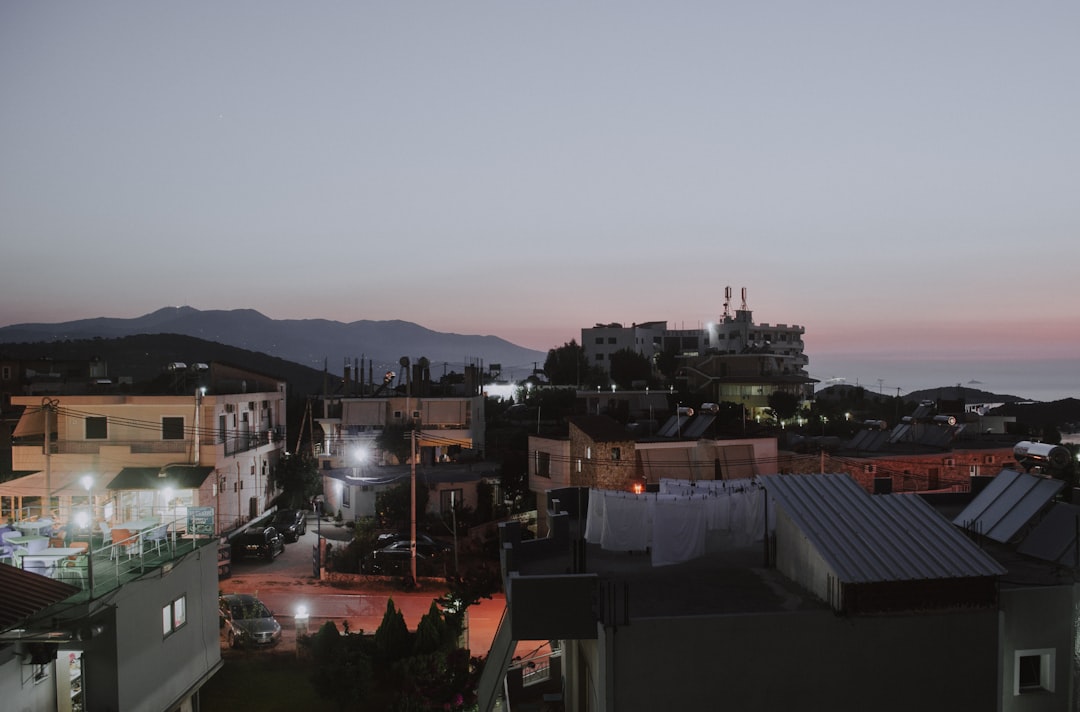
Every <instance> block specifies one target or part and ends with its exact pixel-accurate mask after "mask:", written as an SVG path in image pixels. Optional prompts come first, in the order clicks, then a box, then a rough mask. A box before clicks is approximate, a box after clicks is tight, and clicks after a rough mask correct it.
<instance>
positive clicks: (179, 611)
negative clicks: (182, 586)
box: [161, 596, 187, 637]
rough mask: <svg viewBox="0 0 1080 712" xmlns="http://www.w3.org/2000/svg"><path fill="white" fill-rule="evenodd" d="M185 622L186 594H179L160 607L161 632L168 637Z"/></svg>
mask: <svg viewBox="0 0 1080 712" xmlns="http://www.w3.org/2000/svg"><path fill="white" fill-rule="evenodd" d="M185 623H187V596H180V598H177V599H174V600H173V601H172V602H171V603H167V604H165V606H163V607H162V609H161V634H162V635H163V636H165V637H168V636H170V635H172V634H173V633H175V632H176V631H177V630H178V629H180V628H181V627H183V626H184V624H185Z"/></svg>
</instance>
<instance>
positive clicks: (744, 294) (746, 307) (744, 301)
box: [742, 287, 750, 311]
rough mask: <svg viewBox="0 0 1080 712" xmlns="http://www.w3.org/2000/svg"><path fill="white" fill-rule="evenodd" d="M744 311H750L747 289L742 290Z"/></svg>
mask: <svg viewBox="0 0 1080 712" xmlns="http://www.w3.org/2000/svg"><path fill="white" fill-rule="evenodd" d="M742 310H743V311H750V308H749V307H748V306H746V287H743V288H742Z"/></svg>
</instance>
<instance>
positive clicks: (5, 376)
mask: <svg viewBox="0 0 1080 712" xmlns="http://www.w3.org/2000/svg"><path fill="white" fill-rule="evenodd" d="M0 379H2V380H5V381H10V380H11V366H4V367H3V369H0Z"/></svg>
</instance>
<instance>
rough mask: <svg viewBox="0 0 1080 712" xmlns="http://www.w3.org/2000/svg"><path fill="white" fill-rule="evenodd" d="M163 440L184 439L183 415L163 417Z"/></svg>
mask: <svg viewBox="0 0 1080 712" xmlns="http://www.w3.org/2000/svg"><path fill="white" fill-rule="evenodd" d="M161 439H162V440H183V439H184V419H183V418H182V417H179V418H178V417H167V418H162V419H161Z"/></svg>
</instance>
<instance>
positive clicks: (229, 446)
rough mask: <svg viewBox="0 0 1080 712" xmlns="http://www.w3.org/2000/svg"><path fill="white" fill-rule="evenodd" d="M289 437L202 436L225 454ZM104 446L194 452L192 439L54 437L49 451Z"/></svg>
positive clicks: (22, 442) (25, 441) (31, 442)
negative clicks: (59, 438) (60, 438)
mask: <svg viewBox="0 0 1080 712" xmlns="http://www.w3.org/2000/svg"><path fill="white" fill-rule="evenodd" d="M284 438H285V433H284V430H283V429H281V428H275V429H274V430H270V431H264V430H260V431H258V432H251V433H243V434H239V435H232V436H229V437H225V438H221V437H207V438H202V439H201V440H199V444H200V445H201V446H204V447H214V446H216V445H224V447H225V454H226V455H232V454H235V453H238V452H244V451H245V450H254V449H255V448H258V447H262V446H264V445H269V444H270V443H271V442H282V441H283V440H284ZM12 444H13V446H14V447H38V448H42V449H44V447H45V440H44V439H43V438H40V437H38V438H18V439H16V440H15V442H13V443H12ZM102 447H126V448H128V449H129V450H130V451H131V452H132V453H138V454H154V453H189V452H191V448H192V443H191V439H190V438H189V439H186V440H50V441H49V454H51V455H97V454H99V453H100V452H101V448H102Z"/></svg>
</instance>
